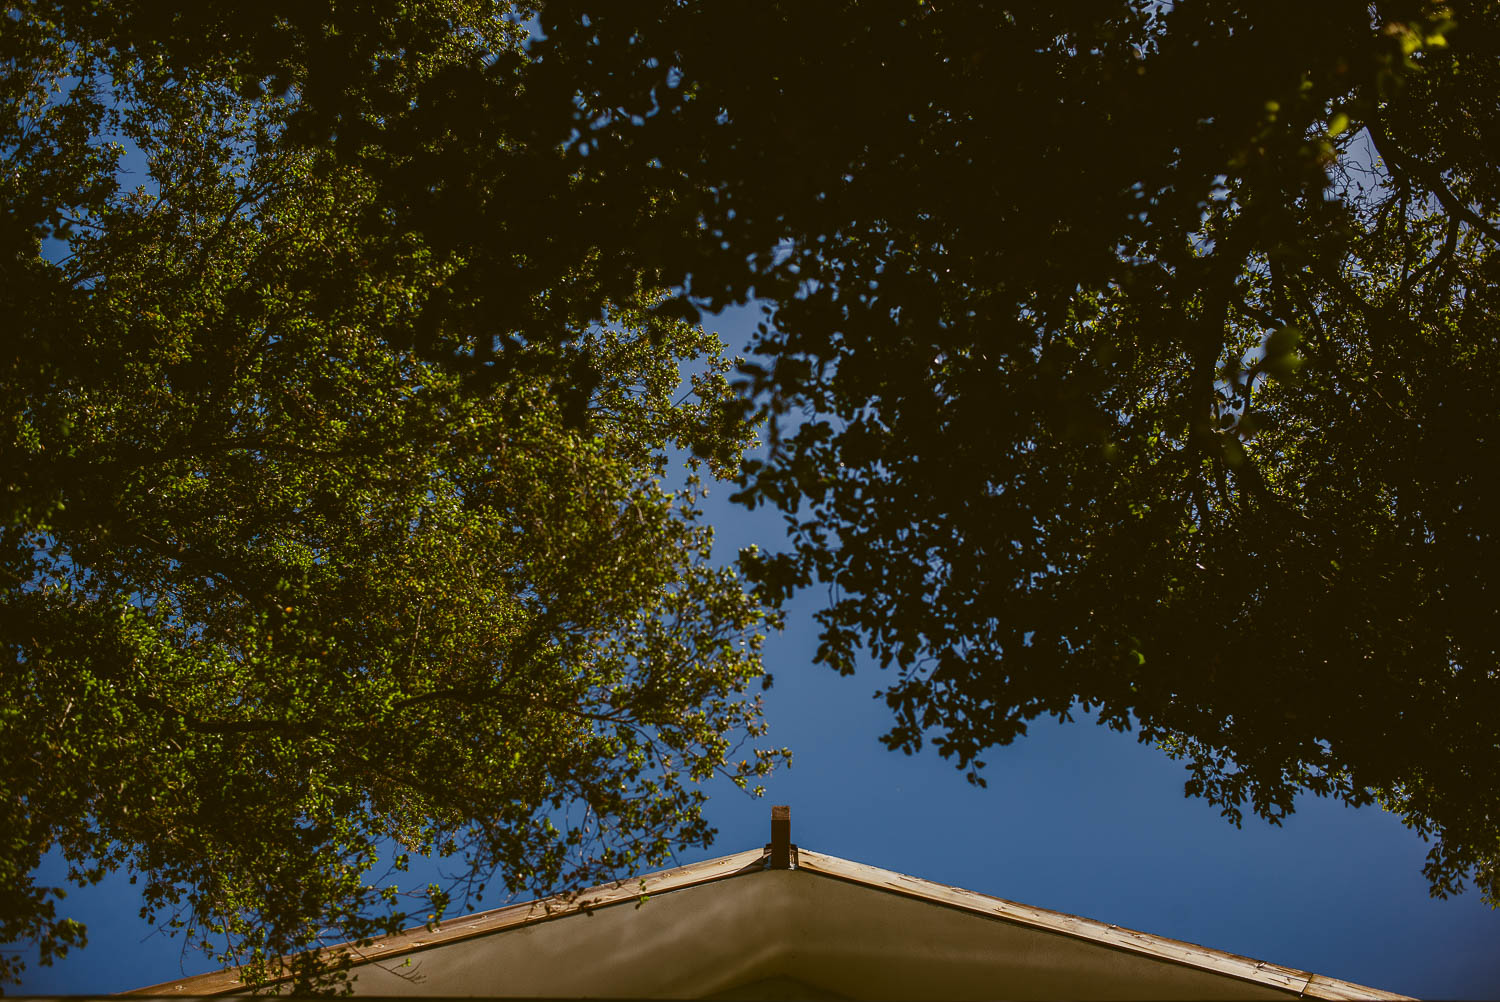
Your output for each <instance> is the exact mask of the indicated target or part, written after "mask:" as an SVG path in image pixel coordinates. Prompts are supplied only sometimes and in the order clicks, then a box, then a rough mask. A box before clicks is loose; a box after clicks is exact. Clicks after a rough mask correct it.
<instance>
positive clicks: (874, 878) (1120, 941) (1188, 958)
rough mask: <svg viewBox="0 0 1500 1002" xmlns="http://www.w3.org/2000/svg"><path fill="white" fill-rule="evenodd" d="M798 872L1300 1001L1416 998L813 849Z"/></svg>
mask: <svg viewBox="0 0 1500 1002" xmlns="http://www.w3.org/2000/svg"><path fill="white" fill-rule="evenodd" d="M797 868H798V869H799V870H806V871H807V872H809V873H817V874H821V875H823V876H827V877H835V878H837V879H840V880H847V881H850V882H852V883H856V884H860V885H862V886H864V887H870V888H874V889H876V890H881V891H889V892H892V893H895V894H901V895H904V896H906V897H911V898H918V899H920V900H923V901H930V902H933V903H936V904H942V905H947V906H949V907H952V908H959V909H962V910H964V911H968V912H973V913H975V914H978V915H987V916H990V917H992V918H998V919H1003V920H1005V921H1007V922H1015V923H1018V924H1020V925H1025V926H1030V927H1031V928H1034V929H1044V930H1046V931H1048V932H1055V933H1061V934H1062V935H1065V936H1071V937H1073V938H1075V939H1082V940H1087V941H1089V942H1093V943H1098V944H1100V945H1103V946H1108V947H1112V948H1114V949H1118V950H1125V951H1127V952H1130V953H1136V954H1142V955H1145V956H1148V957H1153V958H1156V959H1159V960H1166V961H1170V962H1172V963H1176V964H1183V965H1185V966H1188V967H1195V968H1198V969H1199V970H1204V971H1212V972H1214V973H1216V974H1223V975H1226V976H1229V977H1233V978H1238V979H1240V980H1242V981H1249V982H1252V983H1254V984H1259V985H1265V986H1267V987H1270V988H1277V989H1280V990H1282V991H1285V992H1287V993H1288V994H1290V995H1296V996H1299V997H1306V998H1317V999H1345V1000H1347V999H1374V1000H1382V1002H1384V1000H1392V1002H1396V1000H1406V999H1410V998H1411V996H1409V995H1397V994H1395V993H1394V992H1387V991H1382V990H1380V989H1378V988H1370V987H1367V986H1365V985H1357V984H1354V983H1353V982H1350V981H1342V980H1340V979H1338V978H1329V977H1324V976H1323V975H1321V974H1313V973H1311V972H1309V971H1298V970H1294V969H1293V968H1290V967H1282V966H1281V965H1279V964H1271V963H1266V962H1264V961H1259V960H1253V959H1251V958H1249V957H1241V956H1238V955H1236V954H1232V953H1225V952H1223V951H1221V950H1212V949H1209V948H1208V947H1204V946H1198V945H1197V944H1194V943H1185V942H1183V941H1181V940H1176V939H1168V938H1166V937H1164V936H1153V935H1151V934H1150V933H1144V932H1137V931H1135V930H1134V929H1123V928H1121V927H1119V926H1115V925H1108V924H1106V923H1103V922H1096V921H1094V920H1093V919H1086V918H1080V917H1078V916H1076V915H1068V914H1066V913H1064V912H1054V911H1049V910H1048V909H1045V908H1035V907H1033V906H1031V905H1023V904H1019V903H1017V902H1014V901H1007V900H1005V899H1004V898H996V897H991V896H989V895H987V894H980V893H978V892H976V891H966V890H964V889H962V888H958V887H950V886H948V885H946V884H938V883H934V882H933V881H930V880H923V879H921V878H920V877H910V876H907V875H905V874H901V873H895V872H893V871H891V870H882V869H880V868H878V867H874V866H867V865H865V864H864V863H855V862H852V861H851V860H847V859H839V858H838V857H837V856H828V855H824V854H823V853H820V852H813V851H812V850H810V849H799V851H798V853H797Z"/></svg>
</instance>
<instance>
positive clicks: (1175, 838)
mask: <svg viewBox="0 0 1500 1002" xmlns="http://www.w3.org/2000/svg"><path fill="white" fill-rule="evenodd" d="M747 315H753V314H746V313H743V312H741V313H735V314H730V315H726V316H724V317H722V318H720V320H719V322H718V325H717V326H718V327H719V328H720V329H721V331H722V332H723V334H724V336H725V338H726V340H727V341H729V343H730V344H731V345H732V346H736V345H741V344H743V343H744V342H745V341H746V339H747V337H748V333H749V326H750V323H751V322H753V321H749V322H747V321H746V319H745V318H746V316H747ZM729 493H730V490H729V488H727V487H723V486H715V487H712V488H711V493H710V496H709V498H708V500H707V502H706V504H707V508H708V514H709V517H710V520H711V521H712V522H713V524H714V525H715V527H716V532H717V538H716V553H715V555H716V557H717V558H719V559H724V560H728V559H732V558H733V555H734V554H735V553H736V552H737V551H738V549H739V548H740V547H741V546H744V545H748V544H749V543H751V542H757V541H758V542H761V543H762V544H774V543H775V542H776V541H777V540H778V539H779V532H780V529H779V525H780V517H779V515H778V514H777V513H776V512H774V511H768V510H765V509H762V510H759V511H756V512H747V511H745V510H744V509H742V508H739V507H737V506H734V505H731V504H729V503H728V501H727V496H728V494H729ZM818 598H819V596H818V595H817V594H816V593H811V594H807V595H804V596H802V598H801V600H800V601H799V602H798V603H797V605H796V606H795V607H794V608H793V609H792V614H791V615H790V617H789V621H788V625H787V628H786V630H785V631H783V632H782V633H781V634H778V635H776V636H774V637H772V638H771V639H770V640H769V641H768V643H767V646H766V652H765V653H766V665H767V668H768V669H769V670H770V671H772V672H773V673H774V674H775V678H776V684H775V687H774V688H773V689H772V690H771V691H770V692H769V693H767V699H766V703H767V708H768V714H769V718H770V721H771V724H772V733H771V735H770V736H769V740H770V741H771V742H773V743H774V744H776V745H778V746H779V745H783V744H785V745H789V746H791V748H792V749H793V751H794V754H795V761H794V764H793V766H792V768H791V769H789V770H786V771H783V772H780V773H778V774H777V775H775V776H773V777H772V778H771V780H770V781H769V783H768V793H767V796H766V797H765V798H764V799H762V800H754V799H751V798H750V797H748V796H746V795H744V794H742V793H740V792H739V791H738V790H735V789H734V788H733V787H731V786H730V785H729V784H728V783H727V782H726V783H722V784H720V785H718V786H715V787H713V788H712V793H713V795H712V799H711V800H710V803H709V807H708V816H709V818H710V820H711V821H712V823H713V824H714V825H715V826H716V827H717V828H718V829H719V840H718V843H717V844H716V845H715V847H714V848H713V849H712V850H710V851H707V852H699V853H697V854H694V855H685V856H684V857H683V858H682V859H681V860H680V861H679V862H684V863H686V862H692V861H693V860H694V859H700V858H706V857H709V856H715V855H721V854H724V853H729V852H734V851H738V850H741V849H746V848H752V847H755V846H758V845H760V844H762V843H764V842H765V841H767V840H768V839H769V829H770V805H771V804H772V803H787V804H791V805H792V839H793V841H794V842H797V843H798V844H800V845H804V846H807V847H809V848H814V849H817V850H818V851H820V852H825V853H830V854H832V855H836V856H842V857H845V858H848V859H853V860H858V861H860V862H864V863H870V864H873V865H876V866H881V867H886V868H889V869H893V870H898V871H901V872H905V873H910V874H914V875H916V876H920V877H924V878H927V879H930V880H936V881H939V882H942V883H947V884H952V885H956V886H959V887H964V888H968V889H970V890H975V891H980V892H983V893H987V894H994V895H997V896H1000V897H1005V898H1010V899H1012V900H1016V901H1021V902H1024V903H1026V904H1031V905H1037V906H1040V907H1044V908H1052V909H1057V910H1060V911H1065V912H1071V913H1074V914H1079V915H1084V916H1087V917H1089V918H1093V919H1098V920H1101V921H1105V922H1110V923H1114V924H1118V925H1121V926H1126V927H1129V928H1135V929H1141V930H1144V931H1146V932H1151V933H1155V934H1159V935H1164V936H1171V937H1175V938H1178V939H1185V940H1188V941H1191V942H1196V943H1201V944H1203V945H1205V946H1210V947H1214V948H1217V949H1221V950H1228V951H1230V952H1233V953H1239V954H1243V955H1247V956H1251V957H1255V958H1257V959H1262V960H1267V961H1271V962H1274V963H1278V964H1282V965H1286V966H1289V967H1295V968H1301V969H1306V970H1311V971H1316V972H1318V973H1320V974H1326V975H1331V976H1334V977H1340V978H1345V979H1348V980H1351V981H1356V982H1360V983H1363V984H1367V985H1372V986H1374V987H1378V988H1383V989H1387V990H1391V991H1397V992H1402V993H1405V994H1409V995H1417V996H1426V997H1434V996H1435V997H1442V998H1489V997H1495V996H1497V995H1500V948H1497V945H1500V912H1495V911H1492V910H1490V909H1489V908H1487V907H1486V906H1485V905H1484V904H1483V902H1482V901H1481V900H1480V899H1479V897H1478V895H1477V894H1474V893H1472V892H1470V893H1469V894H1466V895H1464V896H1462V897H1459V898H1456V899H1453V900H1450V901H1435V900H1432V899H1431V898H1429V897H1428V894H1427V885H1426V882H1425V881H1424V880H1423V878H1422V874H1421V866H1422V861H1423V856H1424V854H1425V852H1426V847H1425V845H1424V843H1423V842H1422V841H1421V840H1420V839H1419V838H1418V837H1416V836H1415V835H1413V834H1412V833H1411V832H1409V831H1407V830H1406V829H1405V828H1403V827H1402V825H1401V824H1400V821H1399V820H1398V819H1397V818H1396V817H1394V816H1392V815H1388V814H1384V813H1382V812H1380V811H1378V810H1373V809H1365V810H1358V811H1355V810H1349V809H1346V808H1344V807H1341V806H1340V805H1338V804H1334V803H1329V802H1327V801H1319V800H1315V799H1308V800H1305V801H1303V802H1302V804H1301V806H1300V807H1299V809H1298V811H1297V813H1296V814H1295V815H1294V816H1293V817H1292V818H1291V819H1290V820H1289V821H1288V823H1287V824H1286V825H1285V826H1284V827H1282V828H1280V829H1277V828H1272V827H1271V826H1269V825H1267V824H1265V823H1264V822H1261V821H1259V820H1256V819H1253V818H1252V819H1250V820H1247V822H1246V824H1245V827H1244V828H1243V829H1239V830H1237V829H1235V828H1234V827H1233V826H1231V825H1229V824H1228V823H1227V822H1224V821H1223V820H1221V819H1220V818H1219V816H1218V812H1217V811H1216V810H1215V809H1214V808H1212V807H1209V806H1208V805H1207V804H1206V803H1204V802H1203V801H1201V800H1196V799H1194V800H1189V799H1185V798H1184V797H1183V794H1182V783H1183V779H1184V773H1183V771H1182V768H1181V767H1180V766H1179V765H1178V764H1176V763H1173V762H1171V761H1170V760H1168V759H1167V758H1166V757H1165V756H1164V755H1163V754H1161V753H1160V752H1157V751H1155V750H1154V749H1152V748H1150V747H1146V746H1142V745H1139V744H1138V743H1136V741H1135V739H1134V737H1133V736H1132V735H1126V734H1116V733H1114V732H1111V731H1109V730H1107V729H1104V728H1100V727H1097V726H1094V725H1092V724H1089V723H1083V722H1080V723H1076V724H1072V725H1066V726H1063V725H1059V724H1056V723H1054V722H1052V721H1050V720H1047V721H1043V722H1041V723H1039V724H1038V726H1037V727H1036V728H1035V729H1034V730H1033V732H1032V733H1031V734H1030V735H1029V736H1027V737H1026V738H1023V739H1022V740H1020V741H1019V742H1017V743H1016V744H1015V745H1013V746H1011V747H1010V748H1006V749H999V750H996V751H995V752H993V753H992V754H989V755H987V756H985V757H986V759H987V760H988V761H989V763H990V765H989V767H988V769H987V771H986V776H987V778H988V780H989V787H988V789H978V788H975V787H972V786H970V785H969V784H968V783H966V782H965V781H964V779H963V777H962V775H960V774H959V772H958V771H957V770H955V769H954V768H952V766H951V765H950V764H949V763H946V762H944V761H943V760H941V759H940V758H938V757H937V756H936V755H935V754H930V753H927V754H922V755H918V756H915V757H907V756H904V755H901V754H899V753H893V752H890V751H887V750H885V748H884V747H883V746H882V745H880V743H879V741H878V737H879V735H880V734H881V733H882V732H883V731H884V729H885V728H886V726H887V723H888V717H887V713H888V711H887V710H886V708H885V706H884V704H883V703H882V702H879V701H878V700H875V699H874V698H872V696H873V693H874V692H875V690H876V689H878V688H879V687H880V685H881V684H882V682H883V681H884V680H883V678H882V675H881V673H880V672H879V671H878V670H877V669H874V668H872V667H866V668H862V669H861V671H860V672H858V673H857V674H856V675H855V676H854V677H852V678H840V677H838V676H837V675H835V674H834V673H833V672H831V671H830V670H828V669H826V668H821V667H817V666H814V665H813V664H812V656H813V651H814V649H815V647H816V631H815V628H814V624H813V622H812V619H811V615H812V613H813V612H814V611H815V610H816V609H817V608H818V604H817V603H818ZM246 820H247V823H254V821H253V819H252V818H247V819H246ZM51 876H52V877H53V879H59V878H60V873H54V874H52V875H51ZM495 903H496V902H486V904H489V905H492V904H495ZM66 905H67V909H68V912H69V913H70V914H72V915H74V916H75V917H78V918H80V919H83V920H84V921H86V922H87V923H88V925H89V937H90V945H89V947H88V948H87V949H85V950H83V951H79V952H77V953H75V954H74V955H73V956H70V957H68V958H67V959H66V960H64V961H62V962H61V963H59V964H58V965H57V966H55V967H52V968H38V967H33V968H32V969H31V971H30V972H29V977H28V978H27V980H26V982H25V984H24V985H23V986H22V990H23V991H25V992H29V993H37V994H44V993H46V994H50V993H103V992H115V991H121V990H125V989H129V988H133V987H139V986H143V985H148V984H153V983H155V982H159V981H164V980H168V979H171V978H174V977H177V976H179V975H180V974H181V973H183V972H184V971H186V972H188V973H192V972H197V971H202V970H206V969H208V968H209V967H210V966H211V965H208V964H205V963H204V962H202V961H201V960H200V959H199V958H197V957H187V958H184V957H183V956H182V954H181V942H180V940H173V939H170V938H168V937H166V936H164V935H162V934H160V933H155V932H153V930H152V929H151V928H149V927H147V926H146V925H145V924H144V923H142V922H141V921H140V920H139V919H138V918H136V910H137V908H138V907H139V899H138V896H137V894H136V891H135V888H133V887H131V886H130V885H128V884H126V883H125V882H124V881H123V880H122V879H117V878H111V879H109V880H106V881H105V882H104V883H103V884H101V885H100V886H98V887H95V888H90V889H88V890H82V891H74V892H73V893H72V895H70V897H69V899H68V901H67V902H66ZM184 959H186V960H187V961H189V963H186V964H184V963H183V961H184Z"/></svg>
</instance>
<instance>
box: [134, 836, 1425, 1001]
mask: <svg viewBox="0 0 1500 1002" xmlns="http://www.w3.org/2000/svg"><path fill="white" fill-rule="evenodd" d="M794 858H795V860H796V866H797V870H795V871H792V872H793V873H797V872H803V873H806V874H808V875H809V876H813V875H816V876H817V877H822V878H828V879H833V880H837V881H841V882H844V883H847V884H853V885H857V886H859V887H863V888H866V889H869V890H873V891H878V892H884V893H887V894H894V895H897V896H899V897H902V898H907V899H913V900H916V901H920V902H923V903H926V904H930V905H937V906H940V907H943V908H946V909H955V910H957V911H960V912H963V913H967V914H969V915H975V916H982V917H984V918H987V919H991V920H996V921H998V922H1000V923H1004V924H1009V925H1012V926H1021V927H1026V928H1029V929H1033V930H1037V931H1039V932H1043V933H1049V934H1053V935H1055V936H1060V937H1063V938H1065V939H1067V940H1073V941H1078V942H1080V943H1082V944H1088V945H1091V946H1095V947H1104V948H1107V949H1108V950H1110V951H1118V952H1120V953H1122V954H1129V955H1134V956H1136V957H1139V958H1142V959H1147V960H1151V961H1155V962H1158V963H1162V964H1166V965H1170V966H1174V967H1182V968H1187V969H1190V970H1195V971H1199V972H1203V973H1204V974H1209V975H1214V976H1218V977H1221V978H1228V979H1231V980H1233V981H1236V982H1240V983H1244V984H1245V985H1246V987H1247V988H1248V987H1250V986H1256V987H1258V988H1260V989H1262V990H1265V989H1270V990H1272V991H1274V992H1276V993H1279V994H1283V995H1286V996H1297V997H1308V998H1321V999H1379V1000H1400V999H1406V998H1408V996H1404V995H1397V994H1393V993H1390V992H1385V991H1381V990H1379V989H1374V988H1370V987H1367V986H1364V985H1358V984H1355V983H1353V982H1348V981H1343V980H1341V979H1338V978H1329V977H1324V976H1322V975H1318V974H1314V973H1312V972H1308V971H1299V970H1295V969H1292V968H1287V967H1282V966H1280V965H1278V964H1271V963H1266V962H1263V961H1257V960H1254V959H1252V958H1248V957H1241V956H1238V955H1235V954H1230V953H1225V952H1223V951H1220V950H1213V949H1209V948H1207V947H1202V946H1198V945H1196V944H1192V943H1186V942H1183V941H1181V940H1174V939H1168V938H1166V937H1162V936H1155V935H1151V934H1149V933H1142V932H1137V931H1135V930H1131V929H1123V928H1120V927H1118V926H1113V925H1107V924H1105V923H1102V922H1097V921H1094V920H1092V919H1086V918H1081V917H1078V916H1074V915H1068V914H1065V913H1062V912H1055V911H1050V910H1047V909H1043V908H1035V907H1032V906H1029V905H1023V904H1019V903H1017V902H1013V901H1007V900H1005V899H1003V898H996V897H991V896H989V895H984V894H979V893H977V892H974V891H968V890H964V889H962V888H956V887H949V886H946V885H943V884H937V883H934V882H932V881H927V880H923V879H921V878H918V877H911V876H907V875H905V874H900V873H896V872H893V871H890V870H883V869H879V868H877V867H873V866H867V865H865V864H861V863H855V862H852V861H849V860H844V859H840V858H838V857H835V856H828V855H824V854H822V853H818V852H814V851H811V850H806V849H803V850H800V851H798V852H797V853H796V855H795V857H794ZM765 865H766V854H765V852H764V850H750V851H746V852H741V853H733V854H731V855H728V856H721V857H719V858H717V859H712V860H706V861H704V862H701V863H693V864H689V865H687V866H681V867H675V868H673V869H670V870H664V871H661V872H658V873H653V874H649V875H647V876H644V877H641V878H638V879H635V880H631V881H622V882H619V883H616V884H611V885H606V886H603V887H597V888H592V889H590V890H587V891H584V892H581V893H579V894H577V895H573V896H560V897H554V898H547V899H543V900H539V901H532V902H525V903H521V904H516V905H510V906H507V907H504V908H498V909H494V910H492V911H487V912H480V913H477V914H474V915H469V916H464V917H462V918H457V919H453V920H451V921H448V922H445V923H443V925H442V926H441V927H440V928H439V929H437V930H428V929H426V928H425V927H423V928H417V929H411V930H407V931H405V932H402V933H399V934H396V935H394V936H389V937H385V938H383V939H381V940H377V941H376V942H375V943H373V944H371V945H370V946H369V947H365V948H359V947H355V946H349V945H345V946H343V947H333V948H331V949H332V950H335V951H336V950H340V949H347V950H348V951H349V952H350V953H351V954H353V956H354V958H355V968H356V970H357V969H358V968H359V967H361V966H364V965H368V964H375V963H382V962H384V961H388V960H391V959H394V958H401V957H408V956H410V955H412V954H417V953H423V952H427V951H431V950H434V949H436V948H439V947H443V946H447V945H450V944H455V943H460V942H462V941H465V940H472V939H475V938H477V937H483V936H492V935H496V934H498V933H501V932H506V931H509V930H516V929H522V928H526V927H533V926H537V925H539V924H540V923H545V922H553V921H556V920H559V919H563V918H567V917H569V916H576V915H579V914H582V913H592V912H594V911H597V910H600V909H604V908H612V907H616V906H619V905H623V904H627V903H631V904H635V903H639V902H640V901H641V899H642V897H643V896H651V897H655V896H660V895H665V894H669V893H671V892H673V891H678V890H683V889H685V888H690V887H698V886H700V885H703V884H708V883H713V882H716V881H721V880H726V879H730V878H735V877H744V876H748V875H752V874H757V873H762V872H766V871H765ZM244 990H245V986H244V984H243V983H242V982H241V981H240V980H239V978H238V976H237V974H236V973H235V972H234V971H218V972H215V973H213V974H206V975H201V976H198V977H194V978H186V979H181V980H177V981H170V982H164V983H162V984H159V985H153V986H151V987H148V988H142V989H137V990H135V991H133V992H129V993H126V994H129V995H133V996H148V995H155V996H170V997H174V998H183V997H191V996H200V997H201V996H214V995H226V994H231V993H234V992H237V991H238V992H242V991H244ZM599 994H605V993H599ZM497 997H498V996H497Z"/></svg>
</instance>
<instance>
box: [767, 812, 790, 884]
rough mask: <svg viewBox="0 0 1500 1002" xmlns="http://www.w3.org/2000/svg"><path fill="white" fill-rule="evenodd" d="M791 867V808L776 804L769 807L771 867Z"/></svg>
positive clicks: (786, 868) (778, 868) (774, 868)
mask: <svg viewBox="0 0 1500 1002" xmlns="http://www.w3.org/2000/svg"><path fill="white" fill-rule="evenodd" d="M791 868H792V808H791V806H790V805H788V804H776V805H773V806H772V808H771V869H773V870H790V869H791Z"/></svg>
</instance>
